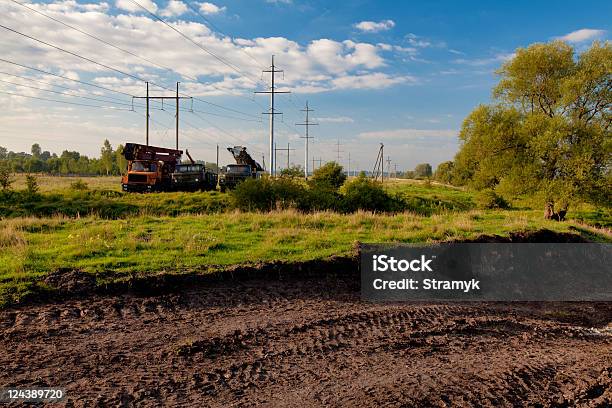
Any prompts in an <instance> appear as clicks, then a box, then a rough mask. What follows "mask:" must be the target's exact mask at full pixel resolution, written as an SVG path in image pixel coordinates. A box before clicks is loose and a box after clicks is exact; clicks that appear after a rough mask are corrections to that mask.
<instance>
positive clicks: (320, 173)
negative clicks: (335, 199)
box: [310, 162, 346, 190]
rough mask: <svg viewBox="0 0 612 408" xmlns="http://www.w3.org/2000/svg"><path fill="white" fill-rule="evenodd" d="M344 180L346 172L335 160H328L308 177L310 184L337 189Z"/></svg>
mask: <svg viewBox="0 0 612 408" xmlns="http://www.w3.org/2000/svg"><path fill="white" fill-rule="evenodd" d="M345 181H346V174H344V172H343V170H342V166H340V165H339V164H337V163H336V162H329V163H326V164H325V165H323V166H321V167H319V168H318V169H316V170H315V171H314V173H313V174H312V178H311V179H310V184H311V186H317V187H327V188H332V189H334V190H337V189H339V188H340V186H342V184H344V182H345Z"/></svg>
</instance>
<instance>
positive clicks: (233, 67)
mask: <svg viewBox="0 0 612 408" xmlns="http://www.w3.org/2000/svg"><path fill="white" fill-rule="evenodd" d="M130 1H131V2H132V3H134V4H136V5H137V6H138V7H140V8H141V9H143V10H144V11H146V12H147V13H148V14H149V15H151V16H152V17H153V18H155V19H156V20H158V21H159V22H161V23H163V24H164V25H166V26H167V27H169V28H170V29H171V30H173V31H175V32H176V33H177V34H179V35H180V36H181V37H183V38H185V39H186V40H187V41H189V42H190V43H192V44H193V45H195V46H196V47H198V48H200V49H201V50H202V51H204V52H206V53H207V54H209V55H210V56H212V57H214V58H215V59H216V60H218V61H219V62H221V63H222V64H224V65H226V66H227V67H229V68H231V69H232V70H234V71H235V72H236V73H238V74H241V76H244V77H245V78H247V79H249V80H250V81H251V82H253V83H254V84H256V85H257V81H253V80H252V79H251V78H250V77H249V76H248V75H247V74H245V73H244V72H243V71H241V70H240V68H238V67H236V66H235V65H233V64H232V63H230V62H228V61H226V60H224V59H223V58H221V57H219V56H218V55H217V54H215V53H214V52H212V51H210V50H209V49H207V48H206V47H204V46H203V45H201V44H198V43H197V42H195V41H194V40H192V39H191V38H190V37H189V36H187V35H185V34H184V33H183V32H182V31H181V30H179V29H178V28H176V27H174V26H172V25H171V24H169V23H168V22H167V21H165V20H164V19H163V18H161V17H159V16H158V15H157V14H155V13H154V12H152V11H150V10H149V9H147V8H146V7H144V6H143V5H141V4H140V3H138V2H137V1H136V0H130Z"/></svg>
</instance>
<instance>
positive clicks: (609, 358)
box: [0, 277, 612, 407]
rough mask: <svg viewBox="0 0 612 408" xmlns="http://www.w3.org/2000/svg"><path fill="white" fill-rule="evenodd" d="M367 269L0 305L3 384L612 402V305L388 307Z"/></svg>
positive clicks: (142, 399)
mask: <svg viewBox="0 0 612 408" xmlns="http://www.w3.org/2000/svg"><path fill="white" fill-rule="evenodd" d="M355 280H356V279H355V278H354V277H345V278H341V277H340V278H338V277H334V278H328V279H323V278H303V279H295V280H284V281H279V280H269V279H267V280H256V279H255V280H250V281H244V282H226V283H223V282H218V283H209V284H206V285H202V286H195V287H191V288H190V289H188V290H183V291H181V292H177V293H166V294H160V295H155V296H136V295H133V294H122V295H92V296H89V297H87V298H84V299H72V300H65V301H63V302H54V303H47V304H44V305H29V306H22V307H19V308H12V309H6V310H3V311H0V367H2V370H0V386H15V387H26V386H40V387H42V386H61V387H65V389H66V390H67V394H68V399H67V401H66V402H65V404H66V405H67V406H78V407H85V406H87V407H90V406H139V407H142V406H144V407H149V406H150V407H158V406H177V407H178V406H202V407H203V406H213V407H226V406H253V405H262V406H300V407H315V406H323V405H325V406H363V407H368V406H408V407H410V406H417V407H424V406H435V407H447V406H485V407H487V406H491V407H493V406H495V407H503V406H555V407H557V406H584V407H604V406H610V404H612V325H611V324H610V323H611V322H612V303H556V304H550V303H549V304H538V303H514V304H499V303H484V304H483V303H446V304H425V303H413V304H375V303H364V302H361V301H360V300H359V291H358V287H356V284H355Z"/></svg>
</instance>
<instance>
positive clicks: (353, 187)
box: [340, 175, 402, 212]
mask: <svg viewBox="0 0 612 408" xmlns="http://www.w3.org/2000/svg"><path fill="white" fill-rule="evenodd" d="M340 191H341V193H342V209H343V210H344V211H346V212H352V211H357V210H366V211H381V212H387V211H399V210H401V209H402V203H401V200H399V199H398V198H397V197H394V196H390V195H389V194H387V192H386V191H385V190H384V189H383V187H382V185H381V184H380V183H377V182H375V181H373V180H370V179H368V178H366V177H365V176H362V175H360V176H359V177H357V178H355V179H353V180H351V181H349V182H348V183H346V184H345V185H344V186H342V188H341V190H340Z"/></svg>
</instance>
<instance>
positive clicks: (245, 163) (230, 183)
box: [219, 146, 264, 192]
mask: <svg viewBox="0 0 612 408" xmlns="http://www.w3.org/2000/svg"><path fill="white" fill-rule="evenodd" d="M227 150H228V151H229V152H230V153H231V154H232V156H234V160H236V164H228V165H227V166H225V168H224V169H223V172H222V173H221V174H220V176H219V188H220V189H221V191H222V192H224V191H225V190H231V189H233V188H235V187H236V186H237V185H238V184H239V183H240V182H242V181H244V180H247V179H249V178H258V177H260V176H261V174H262V173H263V171H264V169H263V168H262V167H261V166H260V165H259V163H257V162H256V161H255V160H254V159H253V158H252V157H251V155H250V154H249V153H248V152H247V150H246V147H243V146H234V147H228V148H227Z"/></svg>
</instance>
